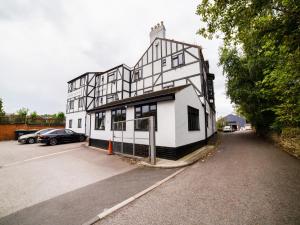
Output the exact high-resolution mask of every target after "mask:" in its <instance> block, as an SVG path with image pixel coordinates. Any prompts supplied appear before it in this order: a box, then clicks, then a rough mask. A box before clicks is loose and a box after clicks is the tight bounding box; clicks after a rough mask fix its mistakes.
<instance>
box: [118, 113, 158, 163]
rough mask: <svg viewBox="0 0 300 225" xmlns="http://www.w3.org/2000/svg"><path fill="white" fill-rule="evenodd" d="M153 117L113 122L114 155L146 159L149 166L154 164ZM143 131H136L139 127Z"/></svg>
mask: <svg viewBox="0 0 300 225" xmlns="http://www.w3.org/2000/svg"><path fill="white" fill-rule="evenodd" d="M154 121H155V120H154V117H153V116H150V117H143V118H137V119H131V120H124V121H117V122H113V127H112V130H113V140H112V143H113V151H114V153H119V154H124V155H129V156H133V157H145V158H148V160H149V162H150V163H151V164H155V163H156V148H155V146H156V145H155V122H154ZM141 125H142V127H143V129H142V130H141V129H137V128H139V126H141Z"/></svg>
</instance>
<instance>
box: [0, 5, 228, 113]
mask: <svg viewBox="0 0 300 225" xmlns="http://www.w3.org/2000/svg"><path fill="white" fill-rule="evenodd" d="M0 1H1V4H0V34H1V38H0V97H1V98H2V100H3V103H4V110H5V111H6V112H7V113H13V112H16V111H17V110H18V109H20V108H22V107H25V108H28V109H29V110H30V111H36V112H38V113H39V114H45V113H47V114H52V113H57V112H59V111H63V112H65V107H66V98H67V81H69V80H71V79H72V78H74V77H76V76H79V75H81V74H83V73H85V72H96V71H105V70H107V69H110V68H111V67H113V66H116V65H119V64H122V63H125V64H126V65H128V66H133V65H134V64H135V63H136V62H137V61H138V59H139V58H140V57H141V55H142V54H143V52H144V51H145V50H146V48H147V47H148V46H149V44H150V39H149V32H150V29H151V27H152V26H154V25H155V24H157V23H159V22H160V21H164V24H165V27H166V37H167V38H170V39H175V40H178V41H183V42H187V43H192V44H197V45H201V46H202V48H203V54H204V57H205V59H206V60H209V63H210V72H211V73H214V74H215V82H214V85H215V99H216V111H217V116H218V117H219V116H224V115H227V114H229V113H232V112H233V109H232V106H231V104H230V100H229V99H228V98H226V95H225V77H224V75H223V72H222V68H221V67H218V49H219V47H220V46H221V45H222V40H217V39H213V40H207V39H204V38H202V37H201V36H199V35H197V34H196V32H197V30H198V29H199V27H200V25H201V24H202V22H201V21H200V17H199V16H197V15H196V13H195V12H196V8H197V4H198V3H199V1H196V0H185V1H182V0H151V1H141V0H123V1H122V0H111V1H107V0H64V1H61V0H51V1H49V0H9V1H5V0H0Z"/></svg>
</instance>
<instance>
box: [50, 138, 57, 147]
mask: <svg viewBox="0 0 300 225" xmlns="http://www.w3.org/2000/svg"><path fill="white" fill-rule="evenodd" d="M57 143H58V141H57V139H56V138H51V139H50V141H49V144H50V145H52V146H53V145H57Z"/></svg>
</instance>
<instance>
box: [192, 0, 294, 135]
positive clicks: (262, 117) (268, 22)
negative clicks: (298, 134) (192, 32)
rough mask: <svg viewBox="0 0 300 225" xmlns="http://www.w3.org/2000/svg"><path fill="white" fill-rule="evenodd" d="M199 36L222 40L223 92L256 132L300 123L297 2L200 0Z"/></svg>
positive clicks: (198, 11) (198, 12)
mask: <svg viewBox="0 0 300 225" xmlns="http://www.w3.org/2000/svg"><path fill="white" fill-rule="evenodd" d="M197 14H198V15H200V17H201V19H202V20H203V21H204V22H205V26H203V27H201V28H200V29H199V32H198V33H199V34H201V35H203V36H204V37H208V38H211V37H212V36H213V35H219V36H221V37H222V38H223V40H224V46H223V47H222V48H221V49H220V62H219V63H220V65H222V66H223V70H224V73H225V75H226V77H227V84H226V87H227V95H228V96H229V97H230V98H231V101H232V102H233V103H234V104H235V105H237V106H238V108H239V111H240V112H241V113H242V114H243V115H244V116H245V117H246V119H247V120H248V121H250V122H251V123H252V124H253V125H254V126H255V127H256V129H257V130H258V131H262V130H265V129H269V128H270V127H274V126H276V127H279V128H281V127H297V126H299V125H300V104H299V103H300V102H299V101H300V62H299V60H298V59H299V57H300V44H299V43H300V29H299V21H300V2H299V1H294V0H264V1H261V0H250V1H244V0H235V1H221V0H217V1H210V0H203V1H202V2H201V4H199V6H198V8H197Z"/></svg>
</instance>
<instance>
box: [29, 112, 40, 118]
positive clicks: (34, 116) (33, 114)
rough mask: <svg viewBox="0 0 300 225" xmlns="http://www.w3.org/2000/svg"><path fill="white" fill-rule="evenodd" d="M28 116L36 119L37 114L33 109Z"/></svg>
mask: <svg viewBox="0 0 300 225" xmlns="http://www.w3.org/2000/svg"><path fill="white" fill-rule="evenodd" d="M29 116H30V118H31V119H36V118H37V117H38V114H37V112H36V111H33V112H31V113H30V115H29Z"/></svg>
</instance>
